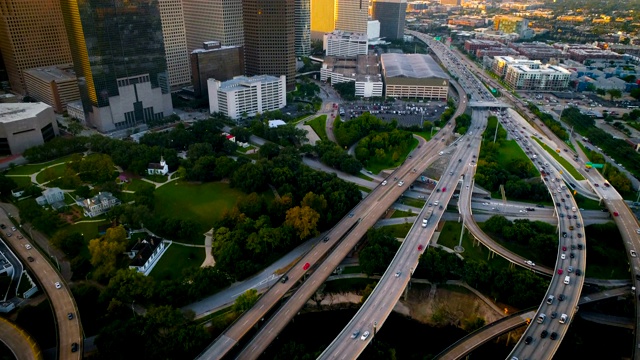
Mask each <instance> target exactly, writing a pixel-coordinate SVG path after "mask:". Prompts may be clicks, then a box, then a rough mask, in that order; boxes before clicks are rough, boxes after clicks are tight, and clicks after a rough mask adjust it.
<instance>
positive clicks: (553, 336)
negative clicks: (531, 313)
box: [549, 331, 558, 340]
mask: <svg viewBox="0 0 640 360" xmlns="http://www.w3.org/2000/svg"><path fill="white" fill-rule="evenodd" d="M557 338H558V333H557V332H555V331H554V332H552V333H551V335H550V336H549V339H551V340H555V339H557Z"/></svg>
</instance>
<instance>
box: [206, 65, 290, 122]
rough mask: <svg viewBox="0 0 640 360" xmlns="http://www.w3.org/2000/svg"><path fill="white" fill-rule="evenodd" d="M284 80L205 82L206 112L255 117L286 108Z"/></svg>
mask: <svg viewBox="0 0 640 360" xmlns="http://www.w3.org/2000/svg"><path fill="white" fill-rule="evenodd" d="M286 81H287V79H286V77H285V76H284V75H281V76H280V77H275V76H270V75H260V76H254V77H246V76H238V77H236V78H233V79H232V80H227V81H225V82H221V81H218V80H215V79H209V80H208V85H207V87H208V90H209V109H210V111H211V113H216V112H220V113H222V114H224V115H226V116H228V117H229V118H231V119H236V120H237V119H240V118H244V117H251V116H255V115H256V114H257V113H263V112H265V111H271V110H277V109H281V108H283V107H285V106H286V105H287V93H286Z"/></svg>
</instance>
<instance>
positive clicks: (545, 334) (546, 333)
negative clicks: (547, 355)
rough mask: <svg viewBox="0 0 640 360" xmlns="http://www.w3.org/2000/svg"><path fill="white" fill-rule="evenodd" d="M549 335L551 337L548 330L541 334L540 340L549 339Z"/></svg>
mask: <svg viewBox="0 0 640 360" xmlns="http://www.w3.org/2000/svg"><path fill="white" fill-rule="evenodd" d="M547 335H549V332H548V331H547V330H542V332H541V333H540V338H541V339H544V338H546V337H547Z"/></svg>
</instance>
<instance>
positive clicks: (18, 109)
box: [0, 102, 51, 123]
mask: <svg viewBox="0 0 640 360" xmlns="http://www.w3.org/2000/svg"><path fill="white" fill-rule="evenodd" d="M48 108H51V106H49V105H47V104H45V103H43V102H36V103H0V122H2V123H8V122H12V121H20V120H23V119H28V118H32V117H34V116H36V115H38V114H40V113H41V112H43V111H44V110H46V109H48Z"/></svg>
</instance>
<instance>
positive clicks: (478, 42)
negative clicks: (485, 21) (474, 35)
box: [465, 39, 502, 46]
mask: <svg viewBox="0 0 640 360" xmlns="http://www.w3.org/2000/svg"><path fill="white" fill-rule="evenodd" d="M467 41H468V42H469V44H472V45H489V46H498V45H502V43H501V42H499V41H495V40H484V39H469V40H466V41H465V42H467Z"/></svg>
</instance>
